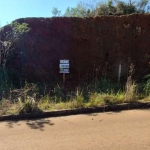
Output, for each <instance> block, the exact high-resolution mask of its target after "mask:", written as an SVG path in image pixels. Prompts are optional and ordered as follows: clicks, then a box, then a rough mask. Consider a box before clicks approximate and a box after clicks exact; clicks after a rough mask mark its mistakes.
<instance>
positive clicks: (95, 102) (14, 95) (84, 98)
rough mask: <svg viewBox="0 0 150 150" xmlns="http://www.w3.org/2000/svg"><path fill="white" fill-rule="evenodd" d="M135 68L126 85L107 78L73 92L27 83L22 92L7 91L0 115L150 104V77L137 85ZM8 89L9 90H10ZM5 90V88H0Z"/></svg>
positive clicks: (56, 86) (1, 104) (15, 90)
mask: <svg viewBox="0 0 150 150" xmlns="http://www.w3.org/2000/svg"><path fill="white" fill-rule="evenodd" d="M133 72H134V66H133V65H131V66H130V72H129V76H128V78H127V81H126V83H125V85H124V86H123V85H121V84H120V83H114V82H112V81H110V80H108V79H106V78H101V79H100V80H95V81H93V82H91V83H88V84H84V85H83V86H82V87H77V88H76V89H75V90H74V91H72V90H71V91H70V90H68V89H66V88H65V87H64V86H59V85H58V84H56V85H55V86H54V87H48V86H46V85H44V86H41V85H39V84H32V83H25V85H24V87H22V88H19V89H16V88H14V89H12V88H11V89H10V90H7V91H8V92H7V94H5V93H6V92H5V90H3V91H4V94H2V97H1V101H0V115H9V114H26V113H32V114H35V113H41V112H43V111H52V110H61V109H73V108H88V107H96V106H106V105H115V104H122V103H134V102H150V75H148V76H146V77H145V82H143V83H141V84H137V83H136V82H135V81H134V80H133V79H132V74H133ZM7 89H8V88H7ZM0 90H1V91H2V89H0Z"/></svg>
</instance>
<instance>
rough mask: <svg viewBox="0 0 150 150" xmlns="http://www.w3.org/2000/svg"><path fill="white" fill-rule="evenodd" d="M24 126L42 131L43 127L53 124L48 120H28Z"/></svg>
mask: <svg viewBox="0 0 150 150" xmlns="http://www.w3.org/2000/svg"><path fill="white" fill-rule="evenodd" d="M26 124H27V125H28V126H29V127H30V128H31V129H39V130H41V131H43V129H44V127H45V125H51V126H53V125H54V123H51V121H50V120H45V119H39V120H28V121H27V122H26Z"/></svg>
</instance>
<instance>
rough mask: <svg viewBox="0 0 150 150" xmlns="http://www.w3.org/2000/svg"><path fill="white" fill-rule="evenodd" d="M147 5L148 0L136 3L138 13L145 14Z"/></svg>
mask: <svg viewBox="0 0 150 150" xmlns="http://www.w3.org/2000/svg"><path fill="white" fill-rule="evenodd" d="M148 3H149V0H140V1H139V2H138V3H137V9H138V12H140V13H145V11H146V6H147V5H148Z"/></svg>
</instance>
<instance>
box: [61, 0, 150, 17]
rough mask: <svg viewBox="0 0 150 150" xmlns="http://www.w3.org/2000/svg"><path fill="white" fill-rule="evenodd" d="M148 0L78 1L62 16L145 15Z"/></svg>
mask: <svg viewBox="0 0 150 150" xmlns="http://www.w3.org/2000/svg"><path fill="white" fill-rule="evenodd" d="M148 3H149V0H139V1H136V0H135V1H133V0H128V1H127V2H125V1H122V0H108V1H107V2H105V3H104V2H101V1H100V0H97V1H96V0H95V1H94V0H93V1H92V2H91V3H87V2H85V1H80V2H79V3H78V4H77V6H76V7H73V8H69V7H68V8H67V9H66V12H65V14H64V16H66V17H96V16H100V15H110V14H111V15H113V14H119V15H126V14H132V13H145V12H146V7H147V12H148V11H149V10H150V7H148Z"/></svg>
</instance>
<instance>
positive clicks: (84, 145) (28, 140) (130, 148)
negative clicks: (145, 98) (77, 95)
mask: <svg viewBox="0 0 150 150" xmlns="http://www.w3.org/2000/svg"><path fill="white" fill-rule="evenodd" d="M0 150H150V110H129V111H122V112H117V113H113V112H109V113H96V114H87V115H76V116H67V117H56V118H46V119H40V120H32V121H31V120H30V121H17V122H14V121H7V122H0Z"/></svg>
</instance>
